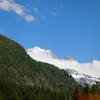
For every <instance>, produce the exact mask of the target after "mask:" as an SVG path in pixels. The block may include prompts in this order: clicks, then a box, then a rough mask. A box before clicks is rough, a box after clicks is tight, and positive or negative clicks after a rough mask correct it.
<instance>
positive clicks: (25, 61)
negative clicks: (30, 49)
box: [0, 35, 80, 95]
mask: <svg viewBox="0 0 100 100" xmlns="http://www.w3.org/2000/svg"><path fill="white" fill-rule="evenodd" d="M2 78H3V79H5V80H9V81H13V82H15V83H17V84H24V85H28V86H34V85H36V86H38V87H43V88H45V89H46V88H49V89H50V90H56V91H58V90H60V91H65V92H66V93H67V94H69V95H73V94H74V92H75V90H76V88H79V87H80V86H79V85H78V83H77V82H75V81H74V79H73V78H72V77H71V76H68V74H67V73H66V72H64V71H63V70H60V69H58V68H56V67H55V66H53V65H49V64H46V63H41V62H36V61H35V60H32V59H31V58H30V57H29V56H28V55H27V53H26V52H25V50H24V49H23V47H21V46H20V45H19V44H18V43H16V42H15V41H13V40H10V39H8V38H6V37H4V36H2V35H0V79H2Z"/></svg>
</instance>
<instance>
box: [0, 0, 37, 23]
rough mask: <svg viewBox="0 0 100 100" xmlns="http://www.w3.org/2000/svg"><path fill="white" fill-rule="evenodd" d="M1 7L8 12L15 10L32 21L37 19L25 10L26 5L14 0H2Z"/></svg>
mask: <svg viewBox="0 0 100 100" xmlns="http://www.w3.org/2000/svg"><path fill="white" fill-rule="evenodd" d="M0 9H1V10H4V11H7V12H10V11H12V12H14V13H16V14H18V15H20V16H22V17H23V18H24V19H25V20H26V21H28V22H31V21H34V20H35V17H34V16H32V15H29V14H27V13H26V12H25V7H24V6H23V5H21V4H17V3H15V2H14V0H0Z"/></svg>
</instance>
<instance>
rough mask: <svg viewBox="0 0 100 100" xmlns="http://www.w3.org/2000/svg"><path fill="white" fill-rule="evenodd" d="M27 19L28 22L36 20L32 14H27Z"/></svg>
mask: <svg viewBox="0 0 100 100" xmlns="http://www.w3.org/2000/svg"><path fill="white" fill-rule="evenodd" d="M25 19H26V20H27V21H28V22H31V21H34V20H35V17H34V16H31V15H27V16H25Z"/></svg>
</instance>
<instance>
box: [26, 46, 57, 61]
mask: <svg viewBox="0 0 100 100" xmlns="http://www.w3.org/2000/svg"><path fill="white" fill-rule="evenodd" d="M27 53H28V54H29V55H30V56H31V57H32V58H34V59H36V60H38V61H41V60H45V58H48V59H55V58H56V55H55V54H54V53H53V52H52V51H51V50H45V49H41V48H39V47H34V48H31V49H28V51H27Z"/></svg>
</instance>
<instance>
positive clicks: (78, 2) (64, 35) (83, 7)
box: [0, 0, 100, 62]
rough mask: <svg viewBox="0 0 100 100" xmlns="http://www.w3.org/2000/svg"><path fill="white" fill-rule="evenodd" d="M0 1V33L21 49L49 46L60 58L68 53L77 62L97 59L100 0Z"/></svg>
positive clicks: (98, 55) (98, 57) (98, 54)
mask: <svg viewBox="0 0 100 100" xmlns="http://www.w3.org/2000/svg"><path fill="white" fill-rule="evenodd" d="M5 1H7V2H8V3H10V4H11V5H10V7H8V5H7V4H6V3H4V2H5ZM2 2H3V3H2ZM0 3H2V4H0V33H2V34H4V35H5V36H8V37H10V38H11V39H13V40H15V41H17V42H18V43H20V44H21V45H22V46H23V47H24V48H25V49H28V48H31V47H34V46H39V47H41V48H44V49H51V50H52V51H53V52H54V53H56V54H57V55H58V56H59V57H60V58H64V57H65V56H72V57H73V58H74V59H77V60H78V61H80V62H91V61H92V60H93V59H97V60H100V44H99V43H100V0H42V1H41V0H13V1H12V0H0ZM5 4H6V5H5ZM16 4H17V5H16ZM2 5H4V6H2ZM12 5H13V6H12ZM19 5H20V7H19ZM14 6H15V7H14ZM16 7H17V8H16ZM18 7H19V9H18ZM21 9H22V10H21ZM20 10H21V11H20ZM27 16H28V18H26V17H27ZM30 16H31V17H30Z"/></svg>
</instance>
